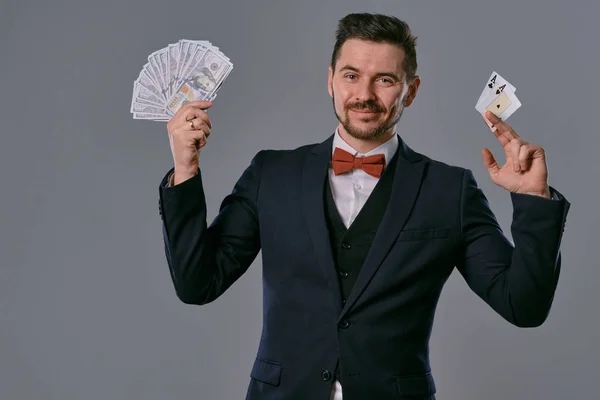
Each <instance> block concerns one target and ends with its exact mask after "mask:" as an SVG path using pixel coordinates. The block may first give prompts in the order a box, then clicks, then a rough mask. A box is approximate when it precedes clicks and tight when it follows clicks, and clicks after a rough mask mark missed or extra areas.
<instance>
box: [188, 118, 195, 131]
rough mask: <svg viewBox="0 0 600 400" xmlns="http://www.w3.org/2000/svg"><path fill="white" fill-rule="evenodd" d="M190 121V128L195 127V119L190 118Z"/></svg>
mask: <svg viewBox="0 0 600 400" xmlns="http://www.w3.org/2000/svg"><path fill="white" fill-rule="evenodd" d="M188 122H189V123H190V128H192V129H194V120H193V119H190V120H189V121H188Z"/></svg>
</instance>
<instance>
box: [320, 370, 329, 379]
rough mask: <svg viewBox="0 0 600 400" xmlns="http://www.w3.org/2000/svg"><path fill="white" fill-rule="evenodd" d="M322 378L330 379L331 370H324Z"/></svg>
mask: <svg viewBox="0 0 600 400" xmlns="http://www.w3.org/2000/svg"><path fill="white" fill-rule="evenodd" d="M321 379H323V380H324V381H328V380H330V379H331V372H329V371H328V370H324V371H323V372H321Z"/></svg>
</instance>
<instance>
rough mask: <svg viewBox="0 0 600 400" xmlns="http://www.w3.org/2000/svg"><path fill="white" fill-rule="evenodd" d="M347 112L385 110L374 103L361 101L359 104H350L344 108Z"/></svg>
mask: <svg viewBox="0 0 600 400" xmlns="http://www.w3.org/2000/svg"><path fill="white" fill-rule="evenodd" d="M346 108H347V109H348V110H368V111H371V112H384V111H385V108H384V107H382V106H381V105H379V104H377V103H376V102H374V101H363V102H360V103H352V104H348V106H346Z"/></svg>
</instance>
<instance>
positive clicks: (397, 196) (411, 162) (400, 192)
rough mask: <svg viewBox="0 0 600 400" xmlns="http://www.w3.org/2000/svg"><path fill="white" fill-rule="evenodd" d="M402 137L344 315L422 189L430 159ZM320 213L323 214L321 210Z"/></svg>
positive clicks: (387, 249)
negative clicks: (390, 182)
mask: <svg viewBox="0 0 600 400" xmlns="http://www.w3.org/2000/svg"><path fill="white" fill-rule="evenodd" d="M398 139H399V140H398V142H399V143H398V154H397V155H398V159H397V161H396V171H395V175H394V183H393V187H392V192H391V194H390V199H389V202H388V205H387V208H386V211H385V214H384V215H383V218H382V220H381V224H380V226H379V229H378V230H377V234H376V235H375V238H374V240H373V243H372V244H371V248H370V250H369V253H368V254H367V258H366V260H365V263H364V265H363V266H362V268H361V270H360V272H359V274H358V277H357V279H356V282H355V284H354V286H353V288H352V291H351V292H350V295H349V296H348V299H347V300H346V304H345V306H344V308H343V310H342V313H341V314H340V316H341V315H343V314H344V313H345V312H346V311H347V310H348V309H349V308H350V307H352V305H353V304H354V303H355V302H356V300H357V299H358V298H359V296H360V294H361V293H362V292H363V291H364V289H365V288H366V286H367V285H368V284H369V282H370V280H371V278H372V277H373V275H374V274H375V272H377V270H378V269H379V266H380V265H381V263H382V262H383V260H384V259H385V256H386V255H387V253H388V252H389V250H390V249H391V248H392V246H393V245H394V243H395V241H396V238H397V236H398V234H399V233H400V231H401V230H402V228H403V227H404V224H405V223H406V221H407V219H408V216H409V215H410V212H411V210H412V208H413V205H414V203H415V201H416V199H417V195H418V193H419V188H420V186H421V180H422V178H423V172H424V168H425V164H426V163H425V162H424V161H423V160H422V157H421V156H420V155H419V154H417V153H415V152H414V151H412V150H411V149H410V148H409V147H408V146H407V145H406V144H405V143H404V141H403V140H402V139H401V138H400V137H399V138H398ZM319 213H321V214H322V212H321V211H320V212H319ZM325 229H326V227H325Z"/></svg>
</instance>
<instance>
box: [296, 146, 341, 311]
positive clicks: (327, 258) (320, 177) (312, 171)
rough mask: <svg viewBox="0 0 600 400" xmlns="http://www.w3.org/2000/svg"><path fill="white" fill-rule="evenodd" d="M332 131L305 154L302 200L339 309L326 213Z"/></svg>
mask: <svg viewBox="0 0 600 400" xmlns="http://www.w3.org/2000/svg"><path fill="white" fill-rule="evenodd" d="M332 143H333V135H332V136H330V137H329V138H328V139H327V140H326V141H324V142H322V143H320V144H318V145H316V146H315V147H314V148H313V149H312V150H311V151H310V152H309V153H308V154H307V156H306V159H305V161H304V168H303V169H302V198H303V201H302V204H303V206H304V215H305V218H306V222H307V224H308V229H309V233H310V237H311V240H312V242H313V246H314V248H315V253H316V256H317V259H318V260H319V265H320V266H321V270H322V272H323V275H324V277H325V280H326V281H327V284H328V285H329V287H330V289H331V295H332V298H333V301H334V304H336V305H337V306H338V308H339V309H340V310H341V308H342V301H341V289H340V284H339V281H338V277H337V273H336V268H335V262H334V259H333V252H332V251H331V241H330V238H329V231H328V229H327V221H326V216H325V200H324V199H325V198H324V190H325V180H326V179H328V171H329V164H330V161H331V149H332V148H331V146H332Z"/></svg>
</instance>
